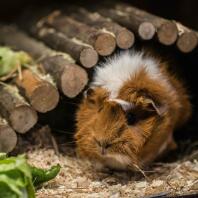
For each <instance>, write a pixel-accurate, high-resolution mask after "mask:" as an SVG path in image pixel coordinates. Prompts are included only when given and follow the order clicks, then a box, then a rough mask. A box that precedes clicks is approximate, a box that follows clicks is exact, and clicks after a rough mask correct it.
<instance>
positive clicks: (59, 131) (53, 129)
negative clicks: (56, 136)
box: [52, 128, 74, 135]
mask: <svg viewBox="0 0 198 198" xmlns="http://www.w3.org/2000/svg"><path fill="white" fill-rule="evenodd" d="M52 131H55V132H58V133H65V134H72V135H73V134H74V132H72V131H64V130H61V129H56V128H52Z"/></svg>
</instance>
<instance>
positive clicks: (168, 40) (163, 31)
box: [157, 21, 178, 45]
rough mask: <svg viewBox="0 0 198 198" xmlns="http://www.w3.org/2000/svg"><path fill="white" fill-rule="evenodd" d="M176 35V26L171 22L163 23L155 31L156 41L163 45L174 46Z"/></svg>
mask: <svg viewBox="0 0 198 198" xmlns="http://www.w3.org/2000/svg"><path fill="white" fill-rule="evenodd" d="M177 35H178V30H177V26H176V24H175V23H173V22H171V21H167V22H165V23H163V24H162V25H161V26H160V27H159V28H158V30H157V36H158V40H159V42H160V43H162V44H164V45H172V44H174V43H175V41H176V40H177Z"/></svg>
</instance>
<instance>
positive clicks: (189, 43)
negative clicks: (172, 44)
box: [177, 32, 198, 53]
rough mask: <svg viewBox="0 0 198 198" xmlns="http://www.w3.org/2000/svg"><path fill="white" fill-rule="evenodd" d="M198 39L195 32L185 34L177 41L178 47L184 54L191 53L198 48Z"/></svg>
mask: <svg viewBox="0 0 198 198" xmlns="http://www.w3.org/2000/svg"><path fill="white" fill-rule="evenodd" d="M197 44H198V37H197V35H196V33H194V32H185V33H183V34H182V35H181V36H180V37H179V38H178V40H177V47H178V49H179V50H180V51H181V52H183V53H189V52H191V51H192V50H194V49H195V48H196V46H197Z"/></svg>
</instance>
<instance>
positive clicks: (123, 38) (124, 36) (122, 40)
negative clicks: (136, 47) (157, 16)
mask: <svg viewBox="0 0 198 198" xmlns="http://www.w3.org/2000/svg"><path fill="white" fill-rule="evenodd" d="M134 42H135V36H134V34H133V33H132V32H131V31H129V30H127V29H125V28H123V30H122V31H120V32H119V33H118V35H117V36H116V43H117V45H118V47H119V48H121V49H129V48H130V47H132V46H133V44H134Z"/></svg>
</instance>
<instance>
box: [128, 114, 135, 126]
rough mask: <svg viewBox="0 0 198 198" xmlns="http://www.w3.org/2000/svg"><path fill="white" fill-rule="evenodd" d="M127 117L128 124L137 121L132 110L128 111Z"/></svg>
mask: <svg viewBox="0 0 198 198" xmlns="http://www.w3.org/2000/svg"><path fill="white" fill-rule="evenodd" d="M126 119H127V124H128V125H133V124H135V123H136V122H137V118H136V116H135V114H134V113H132V112H127V113H126Z"/></svg>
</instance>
